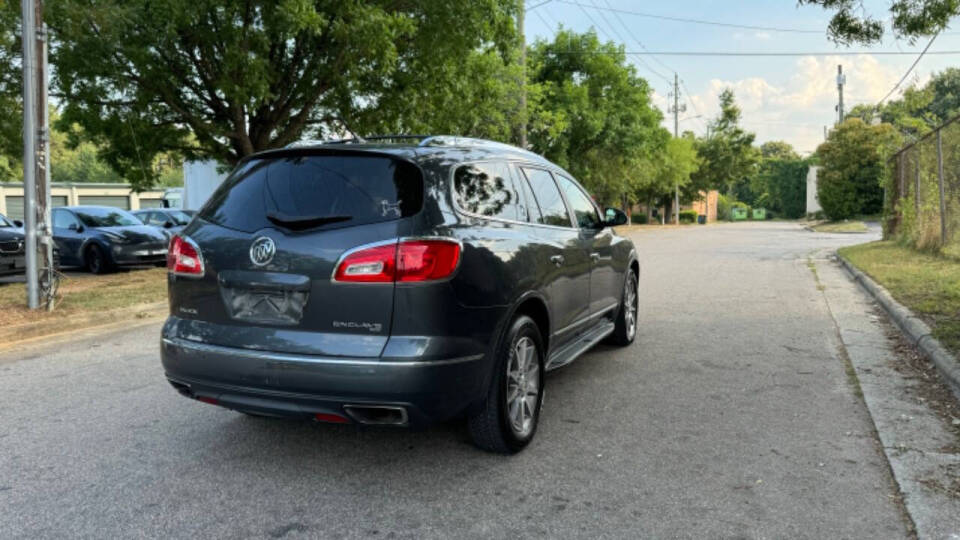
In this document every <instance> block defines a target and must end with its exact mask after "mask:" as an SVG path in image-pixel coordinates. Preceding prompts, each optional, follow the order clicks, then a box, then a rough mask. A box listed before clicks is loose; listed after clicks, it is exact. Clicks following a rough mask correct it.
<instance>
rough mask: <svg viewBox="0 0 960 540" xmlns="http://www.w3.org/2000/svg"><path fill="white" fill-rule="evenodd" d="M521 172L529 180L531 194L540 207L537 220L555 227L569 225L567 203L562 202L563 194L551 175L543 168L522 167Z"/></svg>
mask: <svg viewBox="0 0 960 540" xmlns="http://www.w3.org/2000/svg"><path fill="white" fill-rule="evenodd" d="M523 173H524V174H525V175H526V177H527V180H529V181H530V187H531V188H533V195H534V197H535V199H536V201H537V205H538V206H539V207H540V208H539V210H540V214H541V215H540V218H539V219H538V222H539V223H543V224H544V225H554V226H557V227H571V224H570V214H569V213H568V212H567V205H566V204H565V203H564V202H563V196H562V195H560V190H559V189H558V188H557V184H556V183H555V182H554V181H553V175H552V174H550V173H549V172H548V171H545V170H543V169H530V168H526V167H524V168H523Z"/></svg>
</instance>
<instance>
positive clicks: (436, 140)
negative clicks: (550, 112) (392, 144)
mask: <svg viewBox="0 0 960 540" xmlns="http://www.w3.org/2000/svg"><path fill="white" fill-rule="evenodd" d="M411 139H413V140H419V141H420V142H419V143H418V144H417V146H421V147H423V146H475V147H477V148H496V149H500V150H510V151H513V152H520V153H523V154H527V155H530V156H535V157H536V158H538V159H543V156H541V155H539V154H537V153H536V152H531V151H530V150H524V149H523V148H520V147H518V146H513V145H512V144H506V143H502V142H497V141H490V140H487V139H477V138H475V137H461V136H458V135H374V136H372V137H363V138H361V137H349V138H346V139H331V140H325V141H321V140H315V139H307V140H302V141H297V142H293V143H290V144H288V145H287V146H285V147H284V148H305V147H311V146H323V145H328V144H362V143H365V142H372V141H392V140H395V141H403V140H411Z"/></svg>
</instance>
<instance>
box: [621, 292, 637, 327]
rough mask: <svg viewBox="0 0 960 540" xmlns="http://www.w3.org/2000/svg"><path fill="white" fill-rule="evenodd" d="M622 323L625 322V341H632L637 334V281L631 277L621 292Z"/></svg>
mask: <svg viewBox="0 0 960 540" xmlns="http://www.w3.org/2000/svg"><path fill="white" fill-rule="evenodd" d="M623 300H624V306H623V307H624V309H625V310H626V311H625V312H624V322H626V329H627V339H630V340H632V339H633V336H634V334H636V333H637V280H636V278H634V277H633V276H631V277H630V278H629V279H627V289H626V290H625V291H624V292H623Z"/></svg>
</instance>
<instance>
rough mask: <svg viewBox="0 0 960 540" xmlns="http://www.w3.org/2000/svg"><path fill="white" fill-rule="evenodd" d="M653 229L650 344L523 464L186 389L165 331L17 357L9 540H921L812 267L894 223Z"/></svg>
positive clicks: (601, 377)
mask: <svg viewBox="0 0 960 540" xmlns="http://www.w3.org/2000/svg"><path fill="white" fill-rule="evenodd" d="M633 236H634V238H635V241H636V243H637V247H638V249H639V251H640V252H641V255H642V261H643V273H642V277H641V280H640V288H641V303H642V308H641V319H640V322H641V328H640V332H639V335H638V340H637V342H636V343H635V344H634V345H633V346H632V347H630V348H627V349H614V348H606V347H604V348H601V349H597V350H594V351H593V352H591V353H589V354H587V355H586V356H584V357H582V358H581V359H580V360H578V361H577V362H576V363H574V364H573V365H571V366H569V367H566V368H564V369H562V370H559V371H557V372H554V373H552V374H550V376H549V377H548V379H547V394H546V402H545V407H544V415H543V420H542V423H541V427H540V431H539V433H538V435H537V439H536V440H535V441H534V443H533V444H532V445H531V446H530V447H529V448H528V449H527V450H526V451H524V452H523V453H521V454H519V455H517V456H513V457H503V456H496V455H490V454H485V453H481V452H479V451H477V450H475V449H473V448H472V447H471V446H470V445H469V443H468V441H467V437H466V434H465V432H464V430H463V429H462V428H461V427H460V426H457V425H443V426H438V427H436V428H433V429H430V430H426V431H414V432H407V431H394V430H366V431H357V430H356V429H354V428H350V427H342V426H330V425H320V424H311V423H299V422H290V421H278V420H266V419H255V418H248V417H245V416H242V415H240V414H237V413H234V412H230V411H226V410H223V409H219V408H217V407H213V406H209V405H205V404H202V403H198V402H194V401H190V400H187V399H184V398H182V397H180V396H178V395H177V394H176V393H175V392H174V391H173V390H172V389H171V388H170V387H169V386H168V385H167V383H166V382H165V381H164V379H163V373H162V370H161V368H160V364H159V360H158V352H157V349H158V347H157V342H158V330H159V328H158V326H157V325H149V326H142V327H139V328H134V329H130V330H126V331H122V332H117V333H112V334H108V335H105V336H101V337H98V338H90V337H86V338H82V339H79V340H76V341H75V342H73V343H69V344H67V345H63V344H60V345H56V346H51V347H48V348H47V349H46V350H43V349H35V350H30V351H19V352H13V353H7V354H5V355H0V531H2V532H0V536H3V537H14V538H62V537H90V538H114V537H205V538H219V537H284V538H298V537H325V538H336V537H368V538H425V537H437V538H451V537H457V538H491V537H493V538H504V537H551V538H556V537H564V538H567V537H583V538H639V537H647V538H649V537H659V538H662V537H684V538H686V537H690V538H721V537H722V538H734V537H736V538H747V537H748V538H783V537H808V538H840V537H844V538H897V537H903V536H905V535H906V534H907V525H906V523H905V521H904V517H903V514H902V511H901V509H900V507H899V506H898V503H897V500H896V497H895V493H896V490H895V488H894V486H893V483H892V480H891V477H890V472H889V466H888V464H887V462H886V461H885V460H884V458H883V457H882V453H881V452H880V451H879V449H878V444H877V440H876V436H875V434H874V431H873V424H872V422H871V420H870V417H869V415H868V413H867V410H866V408H865V406H864V404H863V400H862V398H861V397H859V396H858V394H857V393H856V391H855V390H854V387H853V386H852V385H851V384H850V382H849V381H848V379H847V376H846V374H845V364H844V360H843V359H842V354H841V353H840V352H839V350H838V346H839V345H838V344H839V342H838V339H837V330H836V328H835V326H834V323H833V320H832V319H831V316H830V313H829V311H828V309H827V307H826V305H825V302H824V299H823V295H821V294H820V293H819V291H818V290H817V282H816V279H815V276H814V274H813V272H812V271H811V270H810V269H809V268H808V257H810V256H812V254H813V253H815V252H820V250H823V249H825V248H830V247H836V246H839V245H844V244H849V243H857V242H863V241H866V240H869V239H872V238H874V237H875V236H876V232H874V233H872V234H870V235H829V234H816V233H810V232H807V231H804V230H802V229H800V228H799V227H798V226H797V225H794V224H786V223H757V224H749V223H748V224H736V225H719V226H710V227H699V228H694V227H688V228H683V229H667V230H661V231H657V232H651V231H642V232H637V233H634V234H633ZM850 286H851V287H852V286H853V285H852V284H851V285H850Z"/></svg>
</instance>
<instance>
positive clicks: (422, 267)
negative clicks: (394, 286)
mask: <svg viewBox="0 0 960 540" xmlns="http://www.w3.org/2000/svg"><path fill="white" fill-rule="evenodd" d="M397 259H398V263H397V281H432V280H435V279H443V278H445V277H448V276H449V275H450V274H453V271H454V270H456V269H457V263H458V262H459V261H460V244H458V243H456V242H451V241H450V240H410V241H406V242H401V243H400V247H399V248H398V249H397Z"/></svg>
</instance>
